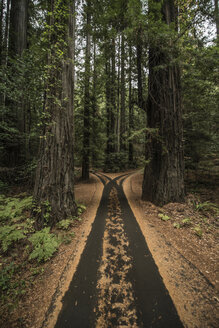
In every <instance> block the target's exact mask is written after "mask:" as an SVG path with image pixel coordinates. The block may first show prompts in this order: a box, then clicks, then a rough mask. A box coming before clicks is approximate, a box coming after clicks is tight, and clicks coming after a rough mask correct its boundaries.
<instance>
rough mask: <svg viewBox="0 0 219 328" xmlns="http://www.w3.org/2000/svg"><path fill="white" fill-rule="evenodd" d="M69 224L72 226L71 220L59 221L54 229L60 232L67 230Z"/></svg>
mask: <svg viewBox="0 0 219 328" xmlns="http://www.w3.org/2000/svg"><path fill="white" fill-rule="evenodd" d="M71 224H72V220H71V219H65V220H61V221H59V222H57V223H56V227H57V228H58V229H61V230H68V228H69V227H70V225H71Z"/></svg>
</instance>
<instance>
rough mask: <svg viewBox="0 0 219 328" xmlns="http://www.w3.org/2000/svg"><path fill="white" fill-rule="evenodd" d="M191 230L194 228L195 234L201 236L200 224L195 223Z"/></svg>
mask: <svg viewBox="0 0 219 328" xmlns="http://www.w3.org/2000/svg"><path fill="white" fill-rule="evenodd" d="M193 230H194V232H195V234H196V235H197V236H198V237H199V238H201V237H202V235H203V231H202V229H201V227H200V225H196V226H195V227H194V228H193Z"/></svg>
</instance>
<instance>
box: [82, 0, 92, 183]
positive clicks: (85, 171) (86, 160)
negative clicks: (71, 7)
mask: <svg viewBox="0 0 219 328" xmlns="http://www.w3.org/2000/svg"><path fill="white" fill-rule="evenodd" d="M90 6H91V3H90V0H87V8H86V15H87V23H86V28H87V32H86V33H87V35H86V54H85V91H84V137H83V158H82V179H83V180H88V179H89V169H90V105H91V104H90V57H91V36H90V23H91V16H90V15H91V13H90Z"/></svg>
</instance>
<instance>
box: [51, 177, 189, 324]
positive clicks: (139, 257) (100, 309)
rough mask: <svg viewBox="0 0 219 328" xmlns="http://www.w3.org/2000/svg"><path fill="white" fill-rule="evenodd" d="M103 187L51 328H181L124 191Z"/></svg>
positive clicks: (112, 182)
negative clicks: (93, 216)
mask: <svg viewBox="0 0 219 328" xmlns="http://www.w3.org/2000/svg"><path fill="white" fill-rule="evenodd" d="M97 176H98V177H99V179H100V180H101V182H102V183H103V184H104V189H103V194H102V198H101V201H100V205H99V208H98V210H97V214H96V217H95V220H94V223H93V226H92V229H91V232H90V234H89V236H88V239H87V243H86V246H85V248H84V251H83V253H82V255H81V258H80V261H79V264H78V266H77V270H76V272H75V274H74V276H73V279H72V281H71V283H70V287H69V289H68V291H67V292H66V294H65V296H64V298H63V300H62V303H63V305H62V309H61V311H60V313H59V316H58V320H57V322H56V325H55V328H70V327H74V328H76V327H78V328H79V327H80V328H85V327H89V328H91V327H101V328H104V327H107V328H109V327H153V328H155V327H168V328H171V327H174V328H178V327H183V325H182V323H181V321H180V319H179V316H178V314H177V312H176V309H175V307H174V304H173V302H172V300H171V298H170V296H169V293H168V291H167V289H166V288H165V286H164V283H163V281H162V278H161V276H160V274H159V272H158V269H157V266H156V264H155V262H154V260H153V258H152V255H151V253H150V251H149V249H148V247H147V244H146V242H145V238H144V237H143V235H142V232H141V230H140V228H139V225H138V224H137V221H136V219H135V217H134V214H133V212H132V210H131V208H130V206H129V204H128V201H127V199H126V196H125V194H124V191H123V182H124V180H125V179H126V177H127V175H121V176H117V177H115V178H110V177H109V176H106V175H103V174H98V175H97Z"/></svg>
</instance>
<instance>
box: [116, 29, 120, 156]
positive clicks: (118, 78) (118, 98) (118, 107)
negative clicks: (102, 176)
mask: <svg viewBox="0 0 219 328" xmlns="http://www.w3.org/2000/svg"><path fill="white" fill-rule="evenodd" d="M120 39H121V38H120V35H119V42H118V43H119V44H118V75H117V80H118V82H117V131H116V133H117V149H116V150H117V152H118V153H119V152H120V66H121V60H120V50H121V49H120V48H121V47H120V43H121V42H120Z"/></svg>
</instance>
